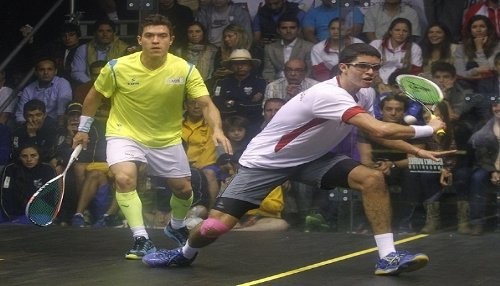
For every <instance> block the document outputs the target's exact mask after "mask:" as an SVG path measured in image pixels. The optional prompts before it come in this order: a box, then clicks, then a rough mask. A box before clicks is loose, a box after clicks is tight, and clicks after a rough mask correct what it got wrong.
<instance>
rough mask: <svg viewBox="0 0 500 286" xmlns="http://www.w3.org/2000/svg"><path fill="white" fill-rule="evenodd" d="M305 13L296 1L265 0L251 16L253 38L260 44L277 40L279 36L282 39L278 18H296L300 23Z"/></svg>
mask: <svg viewBox="0 0 500 286" xmlns="http://www.w3.org/2000/svg"><path fill="white" fill-rule="evenodd" d="M305 15H306V12H304V11H303V10H301V9H300V8H299V5H298V4H297V3H293V2H288V1H287V0H265V1H264V5H261V6H260V7H259V10H258V11H257V14H256V15H255V17H254V18H253V22H252V31H253V40H254V41H255V42H257V43H260V44H261V45H267V44H270V43H272V42H274V41H276V40H278V39H279V38H280V36H281V39H283V37H282V35H281V34H280V32H279V27H278V25H279V19H280V18H282V17H286V18H289V19H290V18H296V19H297V20H298V21H297V23H300V22H302V20H303V19H304V16H305ZM297 26H298V25H297Z"/></svg>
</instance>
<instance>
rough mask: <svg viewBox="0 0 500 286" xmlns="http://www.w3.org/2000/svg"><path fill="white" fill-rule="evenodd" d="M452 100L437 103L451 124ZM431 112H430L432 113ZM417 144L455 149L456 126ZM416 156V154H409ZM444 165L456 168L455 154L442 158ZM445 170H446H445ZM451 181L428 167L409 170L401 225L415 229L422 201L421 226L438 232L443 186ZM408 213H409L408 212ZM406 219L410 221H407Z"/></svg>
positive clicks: (439, 109)
mask: <svg viewBox="0 0 500 286" xmlns="http://www.w3.org/2000/svg"><path fill="white" fill-rule="evenodd" d="M448 110H449V107H448V104H447V102H446V101H443V102H441V103H439V104H437V106H436V108H435V110H434V114H435V115H436V116H438V117H439V118H441V120H443V122H445V123H446V124H447V126H449V125H450V124H449V114H448ZM429 115H430V114H428V113H427V114H426V116H429ZM415 146H417V147H421V148H424V147H425V149H426V150H433V151H447V150H453V149H455V147H456V145H455V141H454V136H453V130H452V129H450V128H446V129H445V134H441V135H437V134H434V135H433V136H432V137H429V138H427V140H422V141H420V142H416V144H415ZM408 156H409V157H413V156H412V155H408ZM442 163H443V167H442V168H446V169H447V170H449V171H451V170H452V169H453V168H454V165H455V162H454V158H453V156H450V157H446V158H443V159H442ZM443 174H444V173H443ZM449 185H451V181H450V178H449V177H443V175H442V173H441V172H428V171H422V172H419V171H413V172H408V173H407V174H406V178H405V182H404V184H403V193H404V194H405V200H404V201H405V203H406V204H409V205H410V206H408V205H406V206H404V205H403V207H402V208H401V209H402V210H403V214H402V218H403V222H402V223H401V224H400V227H407V228H408V230H409V231H411V230H412V225H411V217H412V215H413V213H414V212H415V209H416V207H417V205H418V204H419V203H420V202H421V201H422V202H423V206H424V211H425V224H424V226H423V227H422V229H421V230H420V232H422V233H434V232H435V231H436V230H437V229H439V228H440V226H441V214H440V213H441V207H440V198H441V195H442V194H443V187H444V186H449ZM405 214H406V215H405ZM405 222H406V224H405Z"/></svg>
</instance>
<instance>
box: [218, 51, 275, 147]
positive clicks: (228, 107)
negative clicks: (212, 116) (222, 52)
mask: <svg viewBox="0 0 500 286" xmlns="http://www.w3.org/2000/svg"><path fill="white" fill-rule="evenodd" d="M260 63H261V61H260V60H258V59H255V58H253V57H252V56H251V54H250V52H248V51H247V50H245V49H236V50H234V51H233V52H232V53H231V56H230V57H229V59H227V60H226V61H224V62H223V65H225V66H226V67H227V68H228V69H230V70H232V71H233V73H232V74H230V75H227V76H226V77H224V79H222V80H221V81H219V82H218V83H217V84H216V87H215V89H214V92H213V100H214V103H215V105H216V106H217V107H218V108H219V110H220V112H221V116H222V118H223V119H224V118H227V117H228V116H231V115H239V116H243V117H245V118H246V119H247V120H248V121H249V125H248V134H249V135H250V136H251V137H253V136H255V135H256V134H257V132H258V131H259V125H260V123H261V121H262V100H263V99H264V92H265V89H266V81H265V80H264V79H262V78H258V77H257V76H256V75H255V74H254V73H252V72H251V71H252V69H253V68H257V67H258V66H259V65H260Z"/></svg>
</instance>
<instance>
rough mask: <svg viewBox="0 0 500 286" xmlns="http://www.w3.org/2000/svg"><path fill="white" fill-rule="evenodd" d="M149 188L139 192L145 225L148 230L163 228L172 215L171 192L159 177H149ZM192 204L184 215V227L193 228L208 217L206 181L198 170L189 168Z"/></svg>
mask: <svg viewBox="0 0 500 286" xmlns="http://www.w3.org/2000/svg"><path fill="white" fill-rule="evenodd" d="M150 181H151V183H150V184H151V188H150V189H147V190H146V191H145V192H141V200H142V201H143V205H144V208H143V213H144V219H145V222H146V225H147V226H148V227H150V228H165V226H166V225H167V224H168V223H169V221H170V219H171V214H172V207H171V206H170V203H169V202H170V199H171V197H172V191H171V190H170V188H169V187H168V185H166V184H165V181H164V180H162V178H160V177H151V178H150ZM191 186H192V188H193V203H192V204H191V208H190V209H189V211H188V213H187V215H186V227H187V228H188V229H191V228H193V227H194V226H196V225H197V224H198V223H200V222H201V221H202V220H203V219H206V218H207V216H208V210H209V206H210V205H209V194H208V186H207V179H206V177H205V175H204V174H203V172H202V171H201V170H200V169H197V168H194V167H191Z"/></svg>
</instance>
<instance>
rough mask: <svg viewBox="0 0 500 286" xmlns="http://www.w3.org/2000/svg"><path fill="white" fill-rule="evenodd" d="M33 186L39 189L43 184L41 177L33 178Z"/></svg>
mask: <svg viewBox="0 0 500 286" xmlns="http://www.w3.org/2000/svg"><path fill="white" fill-rule="evenodd" d="M33 186H34V187H35V188H37V189H40V188H41V187H42V186H43V181H42V179H34V180H33Z"/></svg>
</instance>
